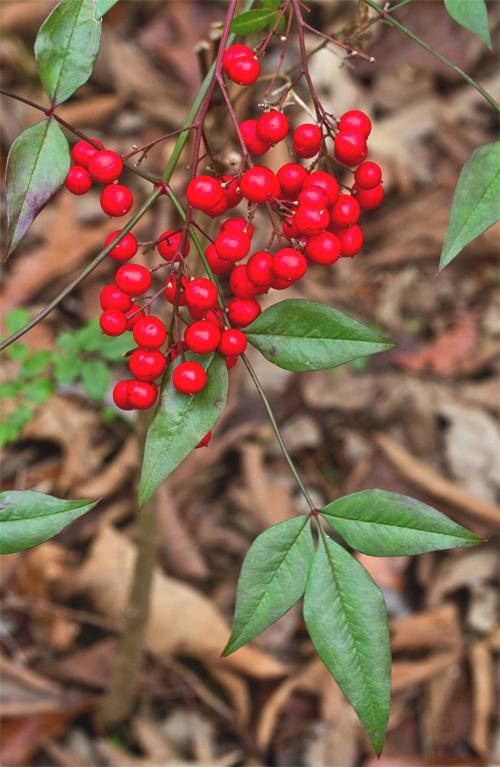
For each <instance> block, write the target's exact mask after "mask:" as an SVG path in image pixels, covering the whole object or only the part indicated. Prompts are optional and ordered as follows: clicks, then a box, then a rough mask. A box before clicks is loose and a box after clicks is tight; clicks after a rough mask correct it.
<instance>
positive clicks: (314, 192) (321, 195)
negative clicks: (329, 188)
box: [297, 185, 328, 208]
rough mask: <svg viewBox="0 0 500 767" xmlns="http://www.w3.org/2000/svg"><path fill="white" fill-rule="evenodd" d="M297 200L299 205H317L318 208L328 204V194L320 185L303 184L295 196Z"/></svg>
mask: <svg viewBox="0 0 500 767" xmlns="http://www.w3.org/2000/svg"><path fill="white" fill-rule="evenodd" d="M297 201H298V203H299V205H305V206H306V207H311V206H312V207H314V206H316V205H317V206H319V207H320V208H326V206H327V205H328V195H327V193H326V192H325V190H324V189H321V187H320V186H314V185H313V186H304V188H303V189H302V191H301V192H300V193H299V196H298V197H297Z"/></svg>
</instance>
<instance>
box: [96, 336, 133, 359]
mask: <svg viewBox="0 0 500 767" xmlns="http://www.w3.org/2000/svg"><path fill="white" fill-rule="evenodd" d="M104 340H105V343H104V344H103V345H102V348H100V349H99V350H98V351H99V354H100V355H101V357H104V359H106V360H110V361H111V362H125V361H126V360H125V359H124V356H125V354H126V353H127V352H129V351H130V350H131V349H133V348H134V341H133V339H132V336H131V335H130V333H123V335H121V336H116V337H115V338H110V336H104Z"/></svg>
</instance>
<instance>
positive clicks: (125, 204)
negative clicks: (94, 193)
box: [101, 184, 134, 217]
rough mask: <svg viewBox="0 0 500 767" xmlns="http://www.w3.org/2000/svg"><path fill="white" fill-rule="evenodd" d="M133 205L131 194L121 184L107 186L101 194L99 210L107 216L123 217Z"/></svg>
mask: <svg viewBox="0 0 500 767" xmlns="http://www.w3.org/2000/svg"><path fill="white" fill-rule="evenodd" d="M133 204H134V198H133V196H132V192H131V191H130V189H129V188H128V187H126V186H123V184H109V185H108V186H105V187H104V189H103V190H102V192H101V208H102V209H103V211H104V213H107V215H108V216H114V217H119V216H124V215H125V213H128V212H129V210H130V208H131V207H132V205H133Z"/></svg>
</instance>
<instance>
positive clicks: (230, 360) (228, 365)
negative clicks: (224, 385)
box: [226, 357, 238, 370]
mask: <svg viewBox="0 0 500 767" xmlns="http://www.w3.org/2000/svg"><path fill="white" fill-rule="evenodd" d="M237 362H238V357H226V368H227V369H228V370H231V369H232V368H234V366H235V365H236V363H237Z"/></svg>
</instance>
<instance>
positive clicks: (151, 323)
mask: <svg viewBox="0 0 500 767" xmlns="http://www.w3.org/2000/svg"><path fill="white" fill-rule="evenodd" d="M133 334H134V341H135V342H136V344H137V345H138V346H143V347H144V348H146V349H158V348H159V347H160V346H163V344H164V343H165V341H166V340H167V329H166V327H165V325H164V324H163V322H162V321H161V320H160V319H159V318H158V317H141V319H140V320H138V321H137V322H136V323H135V325H134V330H133Z"/></svg>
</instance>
